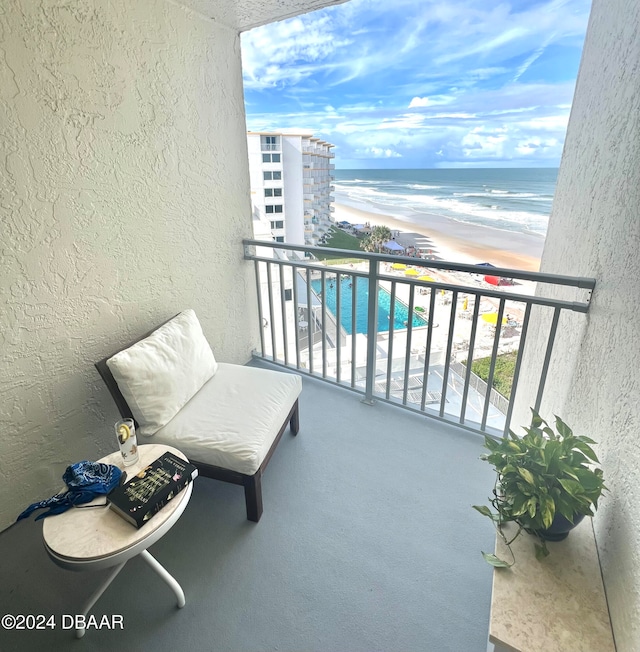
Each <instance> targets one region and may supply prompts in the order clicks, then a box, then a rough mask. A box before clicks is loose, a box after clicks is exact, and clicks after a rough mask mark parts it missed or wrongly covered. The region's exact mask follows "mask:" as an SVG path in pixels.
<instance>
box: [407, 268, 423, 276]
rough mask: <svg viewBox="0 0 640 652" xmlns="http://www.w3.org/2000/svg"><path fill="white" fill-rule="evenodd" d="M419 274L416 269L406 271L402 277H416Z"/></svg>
mask: <svg viewBox="0 0 640 652" xmlns="http://www.w3.org/2000/svg"><path fill="white" fill-rule="evenodd" d="M419 273H420V272H418V270H417V269H408V270H407V271H406V272H405V273H404V275H405V276H418V274H419Z"/></svg>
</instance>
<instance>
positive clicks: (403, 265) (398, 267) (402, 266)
mask: <svg viewBox="0 0 640 652" xmlns="http://www.w3.org/2000/svg"><path fill="white" fill-rule="evenodd" d="M391 269H407V266H406V265H405V264H404V263H393V265H391Z"/></svg>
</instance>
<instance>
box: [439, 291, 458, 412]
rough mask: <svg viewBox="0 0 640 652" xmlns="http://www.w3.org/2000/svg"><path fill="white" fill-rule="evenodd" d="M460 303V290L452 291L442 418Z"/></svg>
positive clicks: (441, 408) (441, 400) (442, 409)
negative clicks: (457, 311)
mask: <svg viewBox="0 0 640 652" xmlns="http://www.w3.org/2000/svg"><path fill="white" fill-rule="evenodd" d="M457 303H458V290H452V291H451V317H450V318H449V334H448V337H447V352H446V354H445V359H444V372H443V376H444V377H443V379H442V397H441V398H440V412H439V414H440V416H441V417H443V416H444V406H445V403H446V402H447V386H448V385H449V367H450V366H451V349H452V347H453V330H454V328H455V324H456V304H457Z"/></svg>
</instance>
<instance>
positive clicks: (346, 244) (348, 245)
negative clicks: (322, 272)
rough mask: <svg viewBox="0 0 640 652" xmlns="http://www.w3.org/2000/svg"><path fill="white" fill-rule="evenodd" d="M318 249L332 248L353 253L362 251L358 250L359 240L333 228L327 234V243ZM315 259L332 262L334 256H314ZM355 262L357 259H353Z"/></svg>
mask: <svg viewBox="0 0 640 652" xmlns="http://www.w3.org/2000/svg"><path fill="white" fill-rule="evenodd" d="M318 246H319V247H332V248H333V249H351V250H353V251H362V249H360V239H359V238H356V236H355V235H350V234H349V233H345V232H344V231H342V230H341V229H337V228H335V227H333V228H332V229H331V231H330V233H329V234H328V237H327V241H326V243H325V244H323V245H318ZM316 257H317V258H318V259H319V260H329V261H331V260H334V259H335V256H323V255H321V254H316ZM353 260H354V261H357V259H355V258H354V259H353Z"/></svg>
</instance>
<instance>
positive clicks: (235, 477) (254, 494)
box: [95, 322, 300, 523]
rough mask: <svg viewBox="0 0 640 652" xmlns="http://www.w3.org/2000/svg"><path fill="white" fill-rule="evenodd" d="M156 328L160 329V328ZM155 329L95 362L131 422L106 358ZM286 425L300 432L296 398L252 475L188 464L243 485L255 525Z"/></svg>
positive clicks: (199, 463)
mask: <svg viewBox="0 0 640 652" xmlns="http://www.w3.org/2000/svg"><path fill="white" fill-rule="evenodd" d="M164 323H166V322H164ZM161 325H162V324H161ZM157 328H159V326H158V327H157ZM157 328H154V329H153V330H152V331H149V332H148V333H146V334H145V335H143V336H142V337H139V338H138V339H137V340H135V341H134V342H131V343H130V344H127V346H124V347H122V349H119V350H118V351H115V352H114V353H112V354H111V355H109V356H107V357H106V358H103V359H102V360H100V361H99V362H96V363H95V367H96V369H97V370H98V373H99V374H100V376H101V377H102V379H103V380H104V382H105V384H106V385H107V388H108V389H109V391H110V392H111V396H112V397H113V400H114V401H115V403H116V406H117V408H118V411H119V412H120V414H121V416H122V418H123V419H133V420H134V422H135V418H134V416H133V413H132V412H131V408H130V407H129V404H128V403H127V401H126V399H125V398H124V396H123V395H122V392H121V391H120V389H119V387H118V383H117V382H116V379H115V378H114V377H113V374H112V373H111V369H109V367H108V365H107V360H109V358H111V357H113V356H114V355H116V353H120V351H124V350H125V349H128V348H129V347H130V346H132V345H133V344H136V343H137V342H140V341H141V340H143V339H145V338H146V337H148V336H149V335H151V333H153V332H154V331H155V330H157ZM135 423H136V426H137V425H138V423H137V422H135ZM289 424H291V433H292V434H293V435H297V434H298V430H299V429H300V414H299V409H298V400H297V399H296V402H295V403H294V404H293V407H292V408H291V411H290V412H289V414H288V415H287V418H286V419H285V421H284V423H283V424H282V427H281V428H280V431H279V432H278V434H277V435H276V438H275V439H274V440H273V443H272V444H271V448H270V449H269V452H268V453H267V454H266V456H265V458H264V461H263V462H262V464H261V465H260V468H259V469H258V470H257V471H256V472H255V473H254V474H253V475H246V474H244V473H238V472H237V471H231V470H230V469H225V468H223V467H221V466H213V465H212V464H207V463H205V462H199V461H198V460H190V462H191V463H192V464H194V465H195V466H196V467H197V468H198V473H199V474H200V475H201V476H204V477H205V478H213V479H214V480H222V481H223V482H230V483H232V484H238V485H242V486H243V487H244V499H245V503H246V506H247V519H248V520H250V521H253V522H255V523H257V522H258V521H259V520H260V517H261V516H262V474H263V472H264V470H265V469H266V468H267V464H268V463H269V460H270V459H271V456H272V455H273V452H274V451H275V449H276V446H277V445H278V442H279V441H280V439H282V435H283V433H284V431H285V430H286V429H287V425H289Z"/></svg>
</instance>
